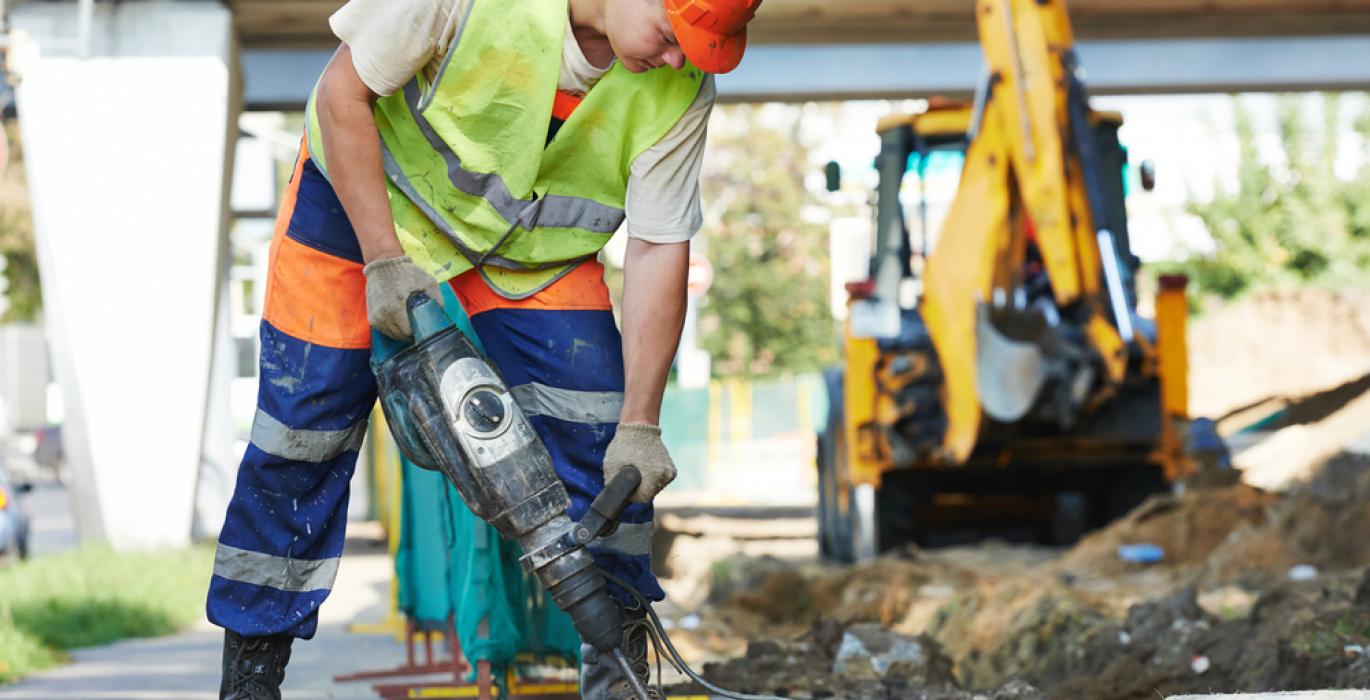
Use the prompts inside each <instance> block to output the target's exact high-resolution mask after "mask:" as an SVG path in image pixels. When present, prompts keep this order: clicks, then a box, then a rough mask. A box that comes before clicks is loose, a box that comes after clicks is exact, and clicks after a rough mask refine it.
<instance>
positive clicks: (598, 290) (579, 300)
mask: <svg viewBox="0 0 1370 700" xmlns="http://www.w3.org/2000/svg"><path fill="white" fill-rule="evenodd" d="M452 291H454V292H456V294H457V299H459V300H461V305H462V307H463V308H465V309H466V314H467V315H468V316H475V315H476V314H479V313H484V312H486V311H491V310H493V309H542V310H544V311H575V310H579V311H608V310H611V309H612V308H613V304H612V302H610V301H609V287H608V285H606V284H604V265H603V264H601V263H600V262H599V261H598V260H588V261H586V262H583V263H581V264H580V265H578V266H577V267H576V269H574V270H572V271H570V272H569V273H567V275H566V276H565V277H562V278H561V279H559V280H557V281H556V282H553V283H552V284H551V286H549V287H547V288H546V289H544V290H542V291H540V292H538V293H537V294H534V295H533V296H530V297H528V298H527V299H505V298H504V297H502V296H500V295H499V293H498V292H495V291H494V290H493V289H491V288H490V286H489V285H488V284H486V283H485V280H484V279H481V276H480V273H478V272H476V271H475V270H467V271H466V272H463V273H462V274H460V275H457V276H456V277H455V278H453V280H452Z"/></svg>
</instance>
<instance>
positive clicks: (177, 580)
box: [0, 545, 214, 683]
mask: <svg viewBox="0 0 1370 700" xmlns="http://www.w3.org/2000/svg"><path fill="white" fill-rule="evenodd" d="M213 559H214V551H213V548H211V547H207V546H200V547H193V548H190V549H184V550H165V551H157V552H143V553H126V552H115V551H113V550H111V549H109V548H108V547H105V546H98V545H91V546H86V547H82V548H81V549H78V550H75V551H71V552H67V553H63V554H58V555H53V556H49V557H39V558H36V559H32V560H30V561H27V562H24V563H21V564H18V565H16V566H11V567H7V568H4V569H0V683H7V682H11V681H14V680H16V679H18V678H21V677H23V676H25V675H27V674H29V673H32V672H34V671H37V670H40V669H43V668H48V667H50V666H53V665H56V664H58V663H61V662H63V661H64V660H65V659H66V654H65V653H64V652H65V651H66V650H67V649H75V648H79V647H87V646H96V645H99V644H108V643H110V642H114V641H117V640H120V639H127V638H130V637H156V636H160V635H165V634H170V633H172V632H175V631H177V630H181V629H184V628H186V627H188V626H190V625H191V624H193V623H194V622H195V621H197V620H199V619H200V618H201V617H202V616H203V615H204V601H205V590H206V588H207V586H208V584H209V572H210V569H211V567H212V564H213Z"/></svg>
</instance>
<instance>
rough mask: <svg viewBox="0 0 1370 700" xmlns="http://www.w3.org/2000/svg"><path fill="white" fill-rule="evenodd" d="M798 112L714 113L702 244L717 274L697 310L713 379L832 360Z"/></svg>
mask: <svg viewBox="0 0 1370 700" xmlns="http://www.w3.org/2000/svg"><path fill="white" fill-rule="evenodd" d="M768 109H769V111H767V110H768ZM801 113H802V111H801V109H800V108H794V107H789V108H775V107H770V108H767V107H755V106H729V107H720V108H719V109H718V110H717V111H716V114H715V119H714V122H712V123H711V125H710V130H711V131H710V139H709V156H708V159H707V160H706V162H705V172H704V174H703V176H702V178H701V182H700V187H701V194H702V197H703V202H704V207H705V228H704V232H703V233H702V234H701V235H702V236H704V242H705V244H706V245H707V254H708V257H709V260H710V262H712V263H713V266H714V271H715V273H714V282H713V286H712V287H711V288H710V290H709V292H708V294H707V295H706V296H705V298H704V299H703V303H702V305H701V308H700V331H701V342H700V345H701V346H702V347H703V348H704V349H705V350H707V351H709V352H710V353H711V354H712V355H713V371H714V374H715V375H716V376H760V375H771V374H777V373H784V372H805V371H813V370H817V369H819V368H821V367H822V366H823V365H824V364H827V363H829V362H832V361H834V360H835V359H836V357H837V352H836V348H837V328H836V324H835V323H834V321H833V317H832V312H831V310H830V309H829V306H828V269H829V264H828V231H827V227H826V226H825V225H823V224H822V223H817V222H815V221H811V220H806V218H805V216H804V213H805V210H806V208H813V207H815V206H817V205H818V200H817V198H816V197H815V196H814V194H813V193H811V192H810V191H809V190H808V189H807V188H806V186H805V182H804V176H805V174H807V173H810V172H816V170H815V166H813V165H812V164H811V163H810V162H809V160H810V159H809V150H808V148H806V147H805V146H804V145H803V143H802V140H803V139H802V138H801V132H800V129H799V125H800V122H799V120H800V118H801ZM763 117H764V118H763ZM811 210H812V209H811ZM810 218H812V217H810Z"/></svg>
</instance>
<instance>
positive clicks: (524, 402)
mask: <svg viewBox="0 0 1370 700" xmlns="http://www.w3.org/2000/svg"><path fill="white" fill-rule="evenodd" d="M509 392H510V393H511V394H513V395H514V401H516V402H517V403H518V405H519V408H521V409H523V412H524V413H525V414H527V415H530V416H547V417H549V418H559V419H561V420H564V421H571V422H573V423H617V422H618V414H619V413H621V412H622V411H623V392H621V391H573V390H571V389H558V388H556V387H551V386H547V385H546V384H537V383H531V384H520V385H518V386H516V387H514V388H513V389H510V390H509Z"/></svg>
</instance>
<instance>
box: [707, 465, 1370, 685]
mask: <svg viewBox="0 0 1370 700" xmlns="http://www.w3.org/2000/svg"><path fill="white" fill-rule="evenodd" d="M1138 543H1151V544H1155V545H1158V546H1160V547H1161V548H1162V549H1163V550H1164V551H1165V553H1166V556H1165V557H1164V559H1163V560H1162V561H1161V562H1159V563H1157V564H1152V565H1140V564H1132V563H1128V562H1125V561H1122V560H1121V559H1120V558H1119V557H1118V555H1117V548H1118V547H1119V546H1120V545H1124V544H1138ZM1367 567H1370V459H1367V458H1365V457H1357V456H1353V455H1342V456H1340V457H1338V458H1336V459H1334V460H1332V461H1330V462H1328V463H1327V464H1326V465H1324V466H1323V468H1322V469H1321V470H1320V471H1319V473H1318V475H1317V476H1316V477H1315V478H1314V479H1313V480H1312V481H1311V482H1309V483H1307V484H1305V485H1304V486H1301V487H1299V488H1297V489H1296V490H1294V491H1292V492H1290V493H1288V494H1282V495H1272V494H1267V493H1264V492H1261V491H1259V490H1257V489H1254V488H1251V487H1249V486H1245V485H1242V484H1233V485H1230V486H1226V487H1222V488H1211V489H1194V490H1190V491H1188V492H1185V493H1182V494H1181V495H1177V496H1166V497H1158V498H1155V499H1152V500H1151V501H1148V502H1147V503H1146V504H1144V505H1142V506H1141V507H1139V508H1138V509H1137V510H1136V511H1134V512H1133V513H1132V514H1130V515H1129V516H1127V517H1125V518H1123V519H1121V520H1120V521H1118V522H1116V523H1114V524H1113V525H1112V526H1110V527H1108V528H1105V529H1104V530H1101V531H1099V532H1097V533H1094V534H1093V535H1091V536H1089V537H1087V538H1086V539H1084V540H1083V541H1081V542H1080V543H1079V544H1078V545H1077V546H1076V547H1074V548H1073V549H1071V550H1068V551H1065V552H1060V553H1055V554H1053V553H1050V552H1047V553H1045V554H1044V553H1043V552H1042V551H1041V550H1037V549H1033V548H1022V547H1010V546H1008V545H1002V544H994V543H990V544H986V545H982V546H979V547H973V548H962V549H953V550H937V551H920V550H918V549H916V548H913V547H909V548H906V549H903V550H900V551H897V552H893V553H891V554H889V555H887V556H885V557H883V558H881V559H879V560H876V561H874V562H869V563H866V564H862V565H859V566H854V567H839V566H832V565H825V564H820V563H817V562H805V563H794V562H787V561H782V560H778V559H747V558H742V557H739V558H737V559H735V560H730V561H729V562H727V565H726V566H723V567H721V570H723V571H724V572H725V575H720V576H719V577H718V579H717V581H716V583H717V584H718V587H717V588H716V590H715V591H714V592H713V593H712V594H711V599H712V601H713V607H712V609H711V610H710V611H709V612H707V613H706V614H705V615H703V617H704V619H705V620H706V621H707V622H706V627H707V625H708V624H713V625H715V626H723V627H726V629H727V630H729V631H730V633H732V634H740V635H744V636H746V637H748V638H749V639H751V640H753V641H752V642H751V644H750V645H749V646H748V648H747V653H746V655H745V657H743V658H739V659H733V660H730V661H727V662H725V663H719V664H710V665H708V666H707V667H706V668H707V671H706V676H707V677H708V678H709V679H710V680H713V681H715V682H717V683H719V684H721V685H724V686H725V687H729V688H734V689H739V690H744V691H747V692H763V693H772V694H778V695H783V696H785V697H793V698H833V699H834V700H837V699H841V698H853V699H861V700H865V699H866V698H896V697H897V698H924V697H926V698H947V699H948V700H950V699H953V698H955V699H960V698H972V697H975V698H991V697H1004V698H1009V697H1014V698H1017V697H1022V698H1037V697H1051V698H1071V699H1072V700H1073V699H1077V698H1078V699H1085V700H1088V699H1090V698H1099V699H1101V700H1102V699H1108V700H1123V699H1127V698H1137V699H1138V700H1140V699H1142V698H1155V697H1158V694H1159V696H1165V695H1169V694H1174V693H1181V692H1210V691H1213V692H1217V691H1228V692H1233V691H1242V690H1273V689H1303V688H1316V687H1370V660H1368V659H1367V649H1370V573H1368V572H1370V568H1367ZM719 629H720V628H719V627H715V634H719V635H720V636H722V635H723V633H722V632H719ZM1015 683H1016V685H1015ZM1039 689H1040V690H1039ZM1013 693H1017V694H1016V695H1015V694H1013Z"/></svg>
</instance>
